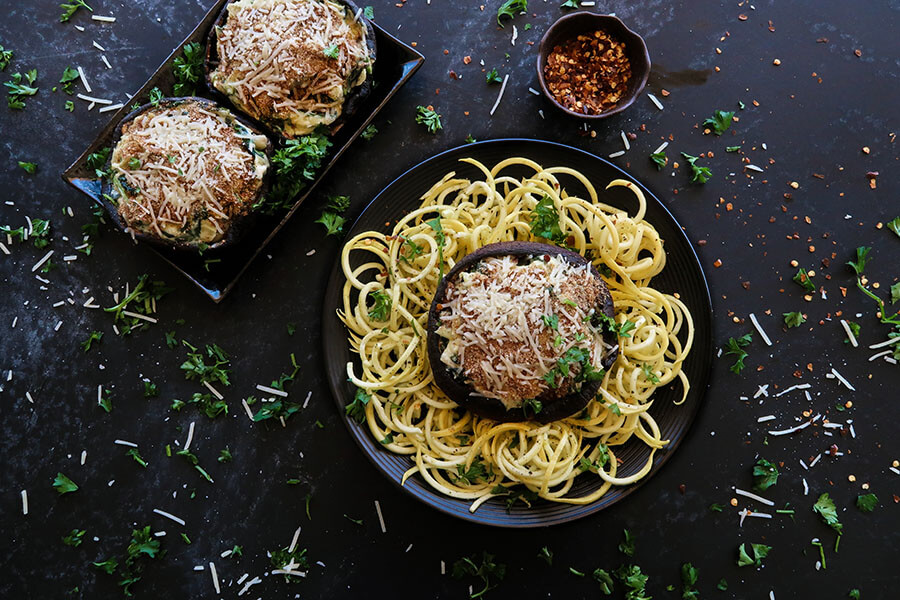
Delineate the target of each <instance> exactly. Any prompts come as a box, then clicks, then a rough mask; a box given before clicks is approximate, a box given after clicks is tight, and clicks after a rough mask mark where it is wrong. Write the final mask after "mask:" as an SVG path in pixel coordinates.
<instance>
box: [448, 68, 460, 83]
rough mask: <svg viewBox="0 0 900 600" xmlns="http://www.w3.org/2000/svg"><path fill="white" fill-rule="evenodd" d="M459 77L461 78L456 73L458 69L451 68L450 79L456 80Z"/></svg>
mask: <svg viewBox="0 0 900 600" xmlns="http://www.w3.org/2000/svg"><path fill="white" fill-rule="evenodd" d="M458 78H459V77H458V75H457V74H456V71H453V70H451V71H450V79H453V80H454V81H455V80H456V79H458Z"/></svg>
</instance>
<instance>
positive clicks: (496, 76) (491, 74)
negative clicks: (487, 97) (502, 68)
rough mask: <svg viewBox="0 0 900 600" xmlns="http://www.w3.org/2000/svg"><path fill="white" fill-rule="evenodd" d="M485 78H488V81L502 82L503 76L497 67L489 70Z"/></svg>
mask: <svg viewBox="0 0 900 600" xmlns="http://www.w3.org/2000/svg"><path fill="white" fill-rule="evenodd" d="M485 79H487V82H488V83H501V82H502V81H503V78H502V77H500V73H498V72H497V69H491V70H490V71H488V73H487V76H486V77H485Z"/></svg>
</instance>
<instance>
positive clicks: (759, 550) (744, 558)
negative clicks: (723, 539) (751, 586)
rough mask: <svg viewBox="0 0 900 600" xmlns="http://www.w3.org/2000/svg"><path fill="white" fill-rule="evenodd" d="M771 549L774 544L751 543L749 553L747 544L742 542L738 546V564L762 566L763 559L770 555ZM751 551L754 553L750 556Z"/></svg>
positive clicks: (741, 565) (742, 565)
mask: <svg viewBox="0 0 900 600" xmlns="http://www.w3.org/2000/svg"><path fill="white" fill-rule="evenodd" d="M771 550H772V546H766V545H765V544H750V553H748V552H747V549H746V548H745V545H744V544H741V545H740V546H738V559H737V566H739V567H746V566H749V565H755V566H757V567H759V566H762V561H763V559H764V558H765V557H767V556H768V555H769V552H770V551H771ZM751 553H752V555H753V556H752V557H751V556H750V554H751Z"/></svg>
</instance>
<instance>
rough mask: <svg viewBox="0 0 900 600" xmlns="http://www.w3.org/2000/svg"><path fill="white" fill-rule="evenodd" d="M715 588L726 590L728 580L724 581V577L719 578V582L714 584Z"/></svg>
mask: <svg viewBox="0 0 900 600" xmlns="http://www.w3.org/2000/svg"><path fill="white" fill-rule="evenodd" d="M716 589H717V590H720V591H722V592H724V591H726V590H728V582H727V581H725V578H724V577H723V578H722V579H720V580H719V583H717V584H716Z"/></svg>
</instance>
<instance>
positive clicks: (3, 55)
mask: <svg viewBox="0 0 900 600" xmlns="http://www.w3.org/2000/svg"><path fill="white" fill-rule="evenodd" d="M12 57H13V51H12V50H7V49H6V48H4V47H3V44H0V71H5V70H6V67H8V66H9V61H11V60H12Z"/></svg>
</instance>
